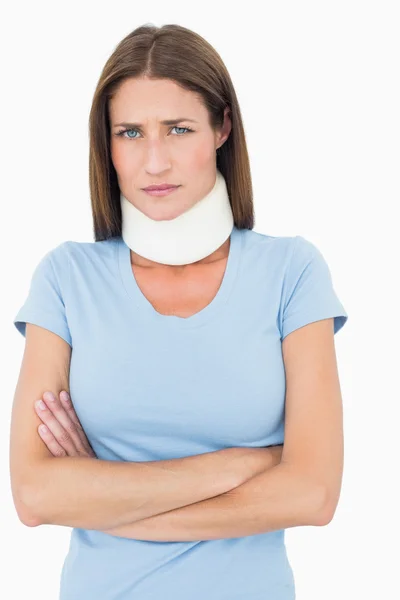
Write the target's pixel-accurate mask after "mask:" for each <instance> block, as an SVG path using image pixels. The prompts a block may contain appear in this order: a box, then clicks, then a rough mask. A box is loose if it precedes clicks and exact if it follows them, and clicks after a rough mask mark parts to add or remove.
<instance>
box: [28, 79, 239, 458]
mask: <svg viewBox="0 0 400 600" xmlns="http://www.w3.org/2000/svg"><path fill="white" fill-rule="evenodd" d="M109 117H110V140H111V142H110V150H111V159H112V162H113V165H114V167H115V170H116V173H117V177H118V184H119V187H120V190H121V192H122V193H123V195H124V196H125V198H127V200H129V202H131V203H132V204H133V205H134V206H135V207H136V208H137V209H138V210H140V211H141V212H143V213H144V214H145V215H147V216H148V217H149V218H151V219H153V220H155V221H162V220H169V219H174V218H176V217H178V216H179V215H180V214H182V213H183V212H185V211H187V210H189V209H190V208H191V207H192V206H194V205H195V204H196V202H198V201H199V200H201V199H202V198H204V196H205V195H206V194H208V193H209V192H210V191H211V189H212V188H213V186H214V184H215V180H216V174H217V166H216V150H217V149H218V148H220V147H221V146H222V145H223V144H224V143H225V141H226V140H227V138H228V137H229V134H230V132H231V128H232V123H231V119H230V117H229V109H228V107H226V108H225V111H224V122H223V125H222V127H221V128H220V129H218V130H214V129H212V128H211V126H210V124H209V116H208V112H207V109H206V107H205V106H204V104H203V103H202V99H201V97H200V96H198V95H197V94H195V93H194V92H192V91H190V90H186V89H184V88H182V87H181V86H180V85H178V84H177V83H176V82H175V81H172V80H169V79H157V80H152V79H149V78H147V77H140V78H129V79H126V80H125V81H124V82H123V83H122V84H121V85H120V87H119V88H118V90H117V92H116V94H115V95H114V97H113V98H112V99H111V100H110V103H109ZM181 117H186V120H182V121H179V122H178V123H174V124H173V125H165V124H162V123H161V121H163V120H166V119H170V120H171V119H178V118H181ZM188 119H191V120H193V121H194V122H192V121H191V120H188ZM121 123H129V124H133V123H136V124H140V125H139V126H138V127H129V126H125V125H121ZM186 128H190V129H192V130H193V131H188V130H187V129H186ZM124 130H125V131H124ZM120 132H123V133H122V134H121V135H118V134H119V133H120ZM157 183H171V184H174V185H180V186H181V187H180V188H179V189H178V190H176V191H175V192H173V193H172V194H171V195H169V196H164V197H162V196H160V197H156V196H150V195H149V194H147V193H146V192H144V191H143V189H142V188H144V187H147V186H149V185H152V184H157ZM229 246H230V238H228V239H227V240H226V241H225V242H224V243H223V244H222V245H221V246H220V247H219V248H217V249H216V250H215V251H214V252H213V253H212V254H210V255H208V256H206V257H205V258H203V259H202V260H199V261H197V262H195V263H191V264H190V265H164V264H161V263H157V262H155V261H152V260H149V259H147V258H145V257H143V256H140V255H139V254H137V253H136V252H134V251H133V250H131V264H132V265H136V266H137V267H139V268H140V267H143V268H149V267H151V268H152V269H154V270H152V272H153V273H154V274H155V275H156V274H157V272H158V271H161V270H162V271H163V273H164V274H165V273H167V274H170V275H171V277H175V276H176V275H185V276H186V275H190V274H193V273H195V272H196V269H198V267H199V265H204V264H208V263H215V261H219V260H221V259H226V258H227V256H228V253H229ZM203 268H204V267H203ZM189 271H190V273H189ZM41 400H42V402H43V406H44V408H40V405H39V402H37V403H36V404H35V410H36V413H37V415H38V416H39V418H40V419H41V420H42V422H43V424H45V425H46V426H47V430H46V431H45V432H42V431H41V430H40V428H39V429H38V433H39V435H40V437H41V438H42V440H43V441H44V443H45V444H46V445H47V447H48V448H49V450H50V451H51V452H52V454H53V455H54V456H66V455H67V456H91V457H93V458H97V457H96V455H95V453H94V452H93V450H92V448H91V446H90V444H89V442H88V440H87V438H86V435H85V432H84V430H83V428H82V426H81V424H80V422H79V419H78V417H77V416H76V413H75V411H74V409H73V405H72V402H71V398H70V397H69V395H68V393H67V392H66V391H62V392H61V393H60V396H59V397H55V396H54V395H53V394H52V393H51V392H44V394H43V395H42V398H41Z"/></svg>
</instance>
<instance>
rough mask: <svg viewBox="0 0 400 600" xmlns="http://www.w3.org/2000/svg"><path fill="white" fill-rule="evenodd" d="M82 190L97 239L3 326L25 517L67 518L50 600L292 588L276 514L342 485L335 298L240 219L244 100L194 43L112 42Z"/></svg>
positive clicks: (294, 512)
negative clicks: (12, 377)
mask: <svg viewBox="0 0 400 600" xmlns="http://www.w3.org/2000/svg"><path fill="white" fill-rule="evenodd" d="M90 193H91V206H92V212H93V223H94V238H95V241H94V242H88V243H85V242H74V241H66V242H64V243H62V244H60V245H59V246H57V247H56V248H53V249H52V250H50V251H49V252H48V253H47V254H46V255H45V256H44V257H43V259H42V260H41V261H40V263H39V264H38V266H37V268H36V269H35V271H34V274H33V277H32V280H31V285H30V290H29V294H28V297H27V299H26V301H25V303H24V304H23V306H22V307H21V308H20V310H19V311H18V314H17V315H16V317H15V320H14V323H15V326H16V327H17V329H18V330H19V331H20V332H21V334H22V335H24V336H25V338H26V345H25V352H24V357H23V362H22V365H21V372H20V375H19V380H18V384H17V388H16V392H15V398H14V405H13V414H12V425H11V480H12V491H13V496H14V501H15V506H16V510H17V512H18V515H19V518H20V519H21V521H22V522H23V523H25V524H26V525H28V526H36V525H41V524H46V523H47V524H56V525H64V526H68V527H72V531H71V542H70V548H69V552H68V555H67V556H66V558H65V562H64V566H63V569H62V575H61V586H60V599H61V600H72V599H73V598H74V599H76V598H96V599H97V600H114V599H115V600H117V599H118V600H122V599H124V600H130V599H132V600H133V599H137V598H141V599H143V600H144V599H146V598H165V599H172V598H173V599H174V600H187V599H188V598H191V600H204V598H208V600H225V599H226V600H228V599H229V600H239V599H240V600H243V599H244V598H246V600H261V599H263V600H265V599H266V598H273V599H274V600H293V599H294V597H295V585H294V577H293V572H292V569H291V566H290V564H289V561H288V557H287V554H286V549H285V540H284V534H285V529H286V528H288V527H298V526H303V525H316V526H320V525H325V524H327V523H329V522H330V520H331V519H332V517H333V515H334V512H335V509H336V506H337V502H338V499H339V493H340V486H341V477H342V468H343V430H342V401H341V392H340V385H339V379H338V372H337V366H336V356H335V347H334V334H335V333H337V332H338V331H339V329H340V328H341V327H343V325H344V323H345V322H346V320H347V313H346V311H345V309H344V307H343V305H342V304H341V302H340V301H339V299H338V297H337V295H336V293H335V291H334V288H333V285H332V279H331V275H330V270H329V267H328V265H327V263H326V261H325V259H324V258H323V256H322V254H321V252H320V251H319V250H318V248H317V247H316V246H315V245H314V244H313V243H312V242H311V241H309V240H307V239H305V238H304V237H302V236H301V235H296V236H281V237H276V236H272V235H265V234H261V233H257V232H255V231H253V227H254V215H253V201H252V185H251V176H250V166H249V159H248V153H247V148H246V141H245V135H244V128H243V123H242V119H241V114H240V109H239V105H238V101H237V98H236V94H235V91H234V88H233V85H232V82H231V79H230V77H229V74H228V72H227V70H226V68H225V66H224V64H223V62H222V60H221V58H220V57H219V55H218V54H217V52H216V51H215V50H214V49H213V48H212V47H211V46H210V45H209V44H208V43H207V42H206V41H205V40H204V39H203V38H202V37H201V36H199V35H198V34H196V33H194V32H192V31H190V30H188V29H186V28H184V27H180V26H178V25H165V26H164V27H161V28H158V27H154V26H147V25H146V26H142V27H139V28H138V29H136V30H134V31H133V32H132V33H131V34H129V35H128V36H127V37H126V38H125V39H123V40H122V41H121V42H120V44H119V45H118V46H117V48H116V49H115V51H114V52H113V54H112V55H111V57H110V58H109V59H108V61H107V63H106V65H105V66H104V69H103V72H102V73H101V76H100V79H99V82H98V85H97V88H96V91H95V94H94V98H93V104H92V108H91V113H90ZM39 399H40V400H41V403H42V407H40V402H36V401H37V400H39ZM43 425H44V426H45V429H44V430H43V432H42V428H41V426H43Z"/></svg>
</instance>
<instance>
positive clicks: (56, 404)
mask: <svg viewBox="0 0 400 600" xmlns="http://www.w3.org/2000/svg"><path fill="white" fill-rule="evenodd" d="M41 401H43V402H44V407H45V408H44V409H41V408H40V407H39V406H38V403H39V402H41ZM35 410H36V414H37V415H38V417H39V418H40V419H41V421H43V423H44V424H45V425H46V428H47V431H45V432H42V431H41V427H42V425H40V426H39V428H38V432H39V435H40V437H41V438H42V440H43V441H44V443H45V444H46V446H47V447H48V449H49V450H50V452H51V453H52V454H53V456H56V457H62V456H86V457H90V458H97V456H96V454H95V453H94V452H93V449H92V447H91V445H90V444H89V441H88V439H87V437H86V434H85V431H84V429H83V427H82V425H81V423H80V421H79V419H78V417H77V416H76V412H75V410H74V407H73V406H72V402H71V398H70V396H69V394H68V393H67V392H66V391H64V390H63V391H62V392H60V395H59V398H56V397H55V396H54V394H53V393H52V392H44V394H43V395H42V399H41V400H39V401H38V402H35Z"/></svg>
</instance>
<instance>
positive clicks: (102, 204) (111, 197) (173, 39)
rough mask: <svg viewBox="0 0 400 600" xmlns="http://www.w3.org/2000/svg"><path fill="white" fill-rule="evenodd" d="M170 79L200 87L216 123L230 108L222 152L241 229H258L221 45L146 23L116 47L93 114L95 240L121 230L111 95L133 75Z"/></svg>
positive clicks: (217, 125) (194, 88) (172, 26)
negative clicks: (219, 47) (217, 47)
mask: <svg viewBox="0 0 400 600" xmlns="http://www.w3.org/2000/svg"><path fill="white" fill-rule="evenodd" d="M135 77H147V78H151V79H169V80H172V81H174V82H176V83H177V84H179V85H180V86H182V87H183V88H184V89H187V90H190V91H193V92H195V93H196V94H198V95H199V97H200V98H201V99H202V101H203V103H204V106H205V108H206V109H207V111H208V115H209V123H210V126H211V127H212V128H213V129H214V130H215V131H216V130H217V129H218V128H220V127H222V125H223V117H224V109H225V107H226V106H228V107H229V110H230V118H231V121H232V129H231V132H230V134H229V137H228V138H227V140H226V141H225V143H224V144H223V145H222V146H221V147H220V148H219V149H218V151H217V155H216V166H217V169H218V170H219V171H220V172H221V173H222V175H223V176H224V178H225V181H226V186H227V191H228V195H229V199H230V203H231V207H232V213H233V218H234V224H235V226H236V227H237V228H238V229H253V227H254V208H253V190H252V182H251V175H250V163H249V156H248V151H247V146H246V140H245V133H244V128H243V123H242V117H241V113H240V108H239V103H238V100H237V97H236V93H235V90H234V88H233V85H232V81H231V78H230V76H229V73H228V71H227V69H226V67H225V65H224V63H223V61H222V59H221V57H220V56H219V54H218V53H217V51H216V50H215V49H214V48H213V47H212V46H211V45H210V44H209V43H208V42H207V41H206V40H205V39H204V38H202V37H201V36H200V35H199V34H197V33H195V32H194V31H191V30H190V29H187V28H185V27H182V26H180V25H175V24H168V25H163V26H162V27H156V26H154V25H151V24H146V25H141V26H140V27H138V28H137V29H135V30H134V31H132V32H131V33H129V34H128V35H127V36H126V37H125V38H124V39H123V40H122V41H121V42H120V43H119V44H118V45H117V47H116V48H115V50H114V52H113V53H112V54H111V56H110V57H109V59H108V60H107V62H106V64H105V65H104V67H103V70H102V73H101V75H100V78H99V81H98V83H97V86H96V89H95V92H94V96H93V101H92V106H91V110H90V116H89V185H90V201H91V207H92V216H93V231H94V239H95V241H101V240H105V239H109V238H111V237H115V236H120V235H121V230H122V219H121V206H120V189H119V185H118V180H117V174H116V171H115V168H114V165H113V163H112V160H111V149H110V119H109V101H110V99H111V98H112V97H113V95H114V94H115V93H116V92H117V90H118V88H119V86H120V85H121V84H122V83H123V81H125V80H126V79H127V78H135Z"/></svg>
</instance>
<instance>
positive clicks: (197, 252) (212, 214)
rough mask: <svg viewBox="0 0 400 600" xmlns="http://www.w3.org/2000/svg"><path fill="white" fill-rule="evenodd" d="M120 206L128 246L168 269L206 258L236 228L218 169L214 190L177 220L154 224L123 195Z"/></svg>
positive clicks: (224, 185)
mask: <svg viewBox="0 0 400 600" xmlns="http://www.w3.org/2000/svg"><path fill="white" fill-rule="evenodd" d="M165 201H166V202H168V199H166V200H165ZM120 202H121V213H122V234H121V235H122V238H123V240H124V242H125V243H126V245H127V246H128V247H129V248H130V249H131V250H133V251H134V252H136V253H137V254H140V256H143V257H144V258H147V259H149V260H153V261H156V262H159V263H162V264H165V265H185V264H190V263H193V262H196V261H198V260H201V259H203V258H205V257H206V256H208V255H210V254H212V253H213V252H214V251H215V250H217V248H219V247H220V246H221V245H222V244H223V243H224V242H225V241H226V240H227V239H228V237H229V235H230V234H231V232H232V229H233V226H234V220H233V214H232V209H231V205H230V202H229V195H228V190H227V187H226V182H225V179H224V176H223V175H222V173H221V172H220V171H219V170H218V169H217V176H216V181H215V184H214V187H213V189H212V190H211V191H210V192H209V193H208V194H206V196H204V198H202V199H201V200H199V201H198V202H196V204H195V205H194V206H192V207H191V208H190V209H189V210H187V211H186V212H184V213H183V214H181V215H179V216H178V217H176V218H175V219H171V220H169V221H154V220H153V219H150V218H149V217H148V216H147V215H145V214H144V213H142V212H141V211H140V210H138V209H137V208H136V206H134V205H133V204H132V203H131V202H129V200H127V199H126V198H125V196H123V195H122V193H121V194H120Z"/></svg>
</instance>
